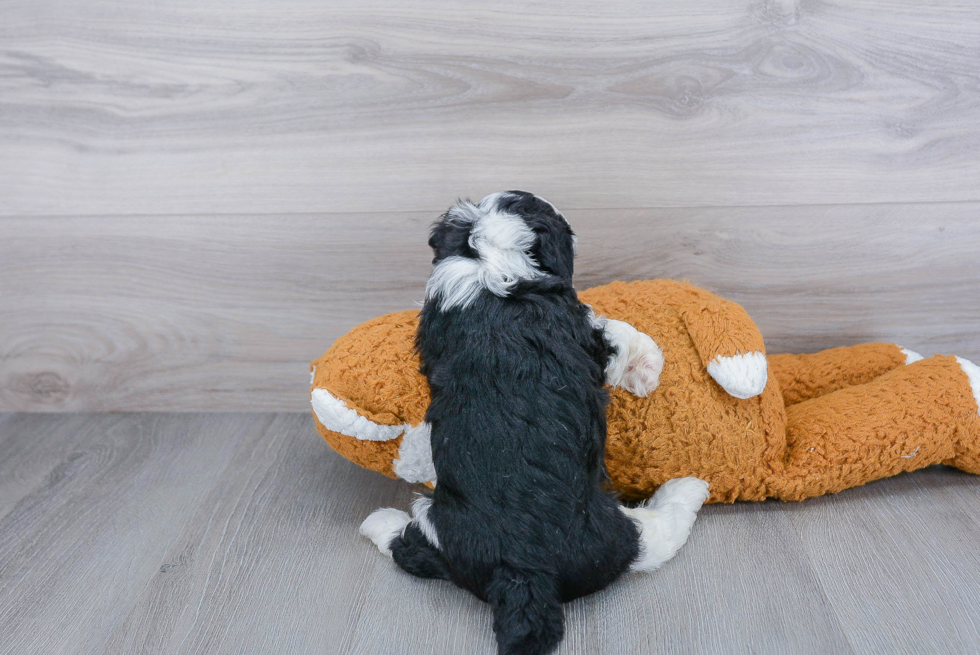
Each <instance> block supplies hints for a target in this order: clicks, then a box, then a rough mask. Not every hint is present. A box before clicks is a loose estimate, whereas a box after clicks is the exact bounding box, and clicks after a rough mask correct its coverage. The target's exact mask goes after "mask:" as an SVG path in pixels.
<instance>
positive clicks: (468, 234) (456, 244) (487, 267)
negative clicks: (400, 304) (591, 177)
mask: <svg viewBox="0 0 980 655" xmlns="http://www.w3.org/2000/svg"><path fill="white" fill-rule="evenodd" d="M429 246H430V247H431V248H432V250H433V252H434V253H435V257H434V258H433V260H432V263H433V264H434V265H435V268H434V269H433V271H432V275H431V276H430V277H429V282H428V284H427V285H426V299H427V300H428V299H433V298H437V299H438V300H439V305H440V308H441V309H442V310H446V309H450V308H452V307H456V306H461V307H466V306H467V305H469V304H470V303H471V302H472V301H473V299H474V298H476V296H477V294H479V292H480V291H481V290H482V289H486V290H488V291H490V292H491V293H493V294H495V295H498V296H506V295H508V294H509V293H510V290H511V289H512V287H513V286H514V285H515V284H517V283H518V282H520V281H522V280H533V279H537V278H542V277H546V276H553V277H557V278H559V279H561V280H562V281H563V282H565V283H567V284H569V285H571V283H572V271H573V259H574V254H575V235H574V233H573V232H572V229H571V228H570V227H569V226H568V222H567V221H566V220H565V217H564V216H562V215H561V213H560V212H559V211H558V210H557V209H555V207H554V206H553V205H552V204H551V203H549V202H548V201H547V200H544V199H543V198H539V197H537V196H535V195H533V194H531V193H527V192H524V191H502V192H499V193H494V194H491V195H489V196H487V197H486V198H484V199H483V200H481V201H480V202H479V203H478V204H474V203H472V202H470V201H469V200H461V201H460V202H458V203H457V204H456V205H455V206H453V207H451V208H450V209H449V211H447V212H446V213H445V214H443V215H442V216H441V217H440V218H439V220H438V221H436V223H435V224H434V225H433V226H432V231H431V235H430V237H429Z"/></svg>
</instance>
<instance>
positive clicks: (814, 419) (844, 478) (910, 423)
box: [767, 356, 980, 500]
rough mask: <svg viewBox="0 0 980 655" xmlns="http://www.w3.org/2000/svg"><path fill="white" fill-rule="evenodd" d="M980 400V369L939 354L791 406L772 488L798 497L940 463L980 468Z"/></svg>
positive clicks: (973, 469) (779, 495) (778, 493)
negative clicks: (781, 454)
mask: <svg viewBox="0 0 980 655" xmlns="http://www.w3.org/2000/svg"><path fill="white" fill-rule="evenodd" d="M962 362H965V364H964V363H962ZM971 367H972V368H971ZM971 375H972V376H973V379H972V380H971ZM971 383H972V384H971ZM978 403H980V369H977V368H976V367H975V366H973V365H972V364H970V363H969V362H966V360H959V359H958V358H955V357H940V356H937V357H930V358H929V359H925V360H922V361H919V362H915V363H913V364H911V365H909V366H902V367H899V368H895V369H893V370H892V371H890V372H888V373H885V374H884V375H882V376H880V377H878V378H877V379H875V380H872V381H871V382H868V383H867V384H862V385H857V386H853V387H849V388H846V389H840V390H838V391H835V392H832V393H829V394H827V395H825V396H822V397H820V398H814V399H812V400H808V401H805V402H801V403H798V404H795V405H792V406H790V407H787V408H786V417H787V425H786V440H787V450H786V453H785V455H784V458H783V460H782V461H781V462H778V463H776V464H775V465H774V470H773V477H772V478H771V479H770V480H769V481H768V482H767V487H768V492H769V495H771V496H774V497H777V498H782V499H784V500H801V499H803V498H808V497H810V496H819V495H821V494H825V493H835V492H838V491H841V490H843V489H847V488H849V487H854V486H857V485H861V484H864V483H866V482H870V481H872V480H877V479H879V478H884V477H887V476H891V475H895V474H897V473H900V472H902V471H911V470H914V469H919V468H922V467H925V466H929V465H932V464H939V463H948V464H952V465H953V466H957V467H959V468H962V469H963V470H966V471H971V472H973V473H980V411H978Z"/></svg>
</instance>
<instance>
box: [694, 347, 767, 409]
mask: <svg viewBox="0 0 980 655" xmlns="http://www.w3.org/2000/svg"><path fill="white" fill-rule="evenodd" d="M768 369H769V366H768V363H767V362H766V356H765V354H764V353H761V352H758V351H756V352H751V353H746V354H745V355H733V356H732V357H722V356H721V355H719V356H718V357H715V358H714V359H713V360H711V362H710V363H709V364H708V375H710V376H711V377H713V378H714V379H715V382H717V383H718V384H720V385H721V388H722V389H724V390H725V391H727V392H728V394H729V395H731V396H734V397H736V398H741V399H742V400H745V399H746V398H752V397H753V396H758V395H759V394H760V393H762V390H763V389H765V388H766V382H768V380H769V370H768Z"/></svg>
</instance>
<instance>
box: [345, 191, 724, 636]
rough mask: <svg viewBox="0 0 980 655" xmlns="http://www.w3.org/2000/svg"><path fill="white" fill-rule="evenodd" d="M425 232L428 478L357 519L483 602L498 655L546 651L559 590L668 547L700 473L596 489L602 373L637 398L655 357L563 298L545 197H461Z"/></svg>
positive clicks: (619, 325) (573, 593)
mask: <svg viewBox="0 0 980 655" xmlns="http://www.w3.org/2000/svg"><path fill="white" fill-rule="evenodd" d="M429 245H430V246H432V248H433V250H434V251H435V259H434V260H433V264H434V269H433V271H432V275H431V277H430V278H429V281H428V285H427V288H426V301H425V305H424V307H423V309H422V313H421V316H420V321H419V330H418V335H417V339H416V347H417V350H418V353H419V355H420V358H421V361H422V372H423V374H424V375H425V376H426V378H427V379H428V382H429V388H430V390H431V394H432V402H431V404H430V405H429V408H428V411H427V413H426V422H427V423H428V425H429V427H430V429H431V446H432V461H433V463H434V465H435V471H436V474H437V476H438V483H437V485H436V487H435V491H434V493H433V494H432V496H431V497H428V496H423V497H420V498H418V499H417V500H416V502H415V503H414V505H413V514H414V517H410V516H409V515H408V514H407V513H405V512H402V511H400V510H396V509H382V510H378V511H376V512H374V513H373V514H372V515H371V516H369V517H368V518H367V519H366V520H365V521H364V523H363V524H362V526H361V533H362V534H364V535H365V536H367V537H369V538H370V539H372V540H373V541H374V543H375V544H377V546H378V547H379V548H380V549H381V551H382V552H383V553H385V554H389V555H391V556H392V557H393V558H394V560H395V562H396V563H398V565H399V566H401V567H402V568H403V569H405V570H406V571H408V572H409V573H412V574H414V575H417V576H420V577H423V578H443V579H447V580H452V581H453V582H455V583H456V584H457V585H459V586H461V587H463V588H465V589H468V590H469V591H471V592H473V593H474V594H475V595H476V596H477V597H479V598H481V599H483V600H485V601H486V602H488V603H489V604H490V605H491V607H492V609H493V615H494V624H493V628H494V632H495V633H496V636H497V643H498V646H499V652H500V653H502V654H512V653H548V652H550V651H551V650H553V649H554V648H555V647H556V646H557V645H558V643H559V642H560V641H561V639H562V635H563V631H564V617H563V613H562V609H561V603H562V602H565V601H569V600H572V599H574V598H578V597H579V596H583V595H585V594H590V593H592V592H594V591H598V590H599V589H602V588H603V587H605V586H606V585H608V584H609V583H610V582H612V581H613V580H615V579H616V577H618V576H619V575H620V574H622V573H624V572H626V571H649V570H652V569H655V568H657V567H658V566H660V565H661V564H663V563H664V562H666V561H667V560H668V559H670V558H671V557H672V556H673V555H674V554H675V553H676V552H677V550H678V549H679V548H680V547H681V546H682V545H683V544H684V542H685V541H686V540H687V537H688V534H689V533H690V530H691V526H692V524H693V523H694V519H695V515H696V513H697V511H698V509H699V508H700V507H701V504H702V503H703V502H704V500H705V498H706V497H707V495H708V492H707V488H708V485H707V483H706V482H704V481H702V480H698V479H697V478H681V479H677V480H672V481H670V482H668V483H666V484H664V485H663V486H662V487H661V488H660V489H659V490H658V491H657V493H656V495H655V496H654V497H653V498H652V499H651V501H649V502H648V503H647V504H646V505H644V506H642V507H639V508H627V507H624V506H622V505H620V504H619V503H618V502H617V500H616V499H615V498H614V497H613V496H612V495H611V494H610V493H609V492H608V491H607V490H606V486H607V476H606V469H605V462H604V454H605V445H606V404H607V402H608V391H607V390H606V389H605V388H604V385H605V384H606V383H609V384H612V385H619V386H622V387H624V388H626V389H627V390H629V391H631V392H632V393H635V394H637V395H641V396H645V395H647V394H648V393H649V392H650V391H652V390H653V389H654V388H656V386H657V383H658V380H659V375H660V372H661V369H662V367H663V356H662V353H661V351H660V348H659V347H658V346H657V344H656V343H654V341H653V339H651V338H650V337H649V336H648V335H645V334H642V333H640V332H638V331H637V330H635V329H634V328H633V327H632V326H630V325H628V324H626V323H623V322H620V321H613V320H608V319H603V318H601V317H597V316H595V315H594V314H593V313H592V312H591V310H590V309H589V307H588V306H586V305H584V304H582V303H581V302H579V300H578V297H577V295H576V293H575V289H574V288H573V287H572V260H573V256H574V245H575V237H574V235H573V233H572V230H571V228H570V227H569V226H568V223H567V222H566V221H565V218H564V217H563V216H562V215H561V214H560V213H559V212H558V211H557V210H556V209H555V208H554V207H553V206H552V205H551V204H550V203H548V202H547V201H545V200H543V199H541V198H538V197H536V196H534V195H532V194H530V193H524V192H521V191H508V192H502V193H495V194H493V195H490V196H487V197H486V198H484V199H483V200H482V201H481V202H480V203H479V204H473V203H471V202H468V201H463V202H460V203H459V204H457V205H456V206H455V207H453V208H451V209H450V210H449V211H448V212H446V214H444V215H443V216H442V217H441V218H440V219H439V221H437V222H436V223H435V225H434V226H433V228H432V234H431V239H430V240H429Z"/></svg>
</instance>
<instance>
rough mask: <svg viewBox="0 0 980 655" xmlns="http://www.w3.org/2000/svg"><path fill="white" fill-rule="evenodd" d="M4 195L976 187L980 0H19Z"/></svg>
mask: <svg viewBox="0 0 980 655" xmlns="http://www.w3.org/2000/svg"><path fill="white" fill-rule="evenodd" d="M3 16H4V20H3V21H2V24H0V43H2V44H3V47H2V49H0V153H2V154H0V215H6V216H11V215H73V214H80V215H104V214H145V213H148V214H161V213H176V214H210V213H221V214H229V213H251V212H261V213H276V212H352V211H358V212H380V211H405V210H418V211H428V212H433V211H436V210H438V209H440V208H441V207H442V206H443V205H444V204H445V203H446V201H447V199H450V198H453V197H455V196H457V195H467V194H469V195H475V196H480V195H482V194H484V193H488V192H491V191H494V190H497V189H500V188H515V187H516V188H529V189H532V190H534V191H535V192H536V193H540V194H542V195H544V196H546V197H548V198H549V199H551V200H552V201H553V202H556V203H557V204H559V205H560V206H562V207H566V208H607V207H659V206H702V205H712V206H729V205H788V204H824V203H865V202H913V201H914V202H923V201H976V200H980V191H978V186H977V183H976V181H977V180H978V179H980V159H978V158H977V157H976V152H977V150H978V148H980V39H977V34H978V33H980V6H978V5H977V3H976V2H974V1H973V0H927V1H924V2H907V1H904V0H890V1H884V0H876V1H872V2H863V3H850V2H839V1H830V2H812V1H810V0H761V1H756V0H743V1H742V2H735V3H733V2H727V1H723V0H697V1H696V2H683V3H680V2H643V1H642V0H618V1H616V2H607V3H601V4H597V3H594V2H585V1H583V0H575V1H574V2H564V3H560V4H555V3H552V2H524V1H522V2H516V1H513V0H509V1H506V2H500V3H493V5H492V6H491V5H481V4H479V3H477V4H466V3H448V4H447V3H441V2H436V1H435V0H424V1H422V2H413V3H409V4H406V3H404V2H398V1H396V0H370V1H368V2H365V1H363V0H332V1H331V2H329V3H323V2H317V1H314V0H284V1H282V2H275V3H272V2H268V1H267V0H244V1H236V2H227V1H217V2H209V3H208V4H207V5H204V6H202V5H201V3H198V2H193V1H191V0H179V1H177V2H170V3H166V4H165V5H152V4H146V3H138V2H122V1H119V0H92V1H91V2H85V3H69V2H62V1H60V0H12V1H8V2H5V3H4V5H3Z"/></svg>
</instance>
